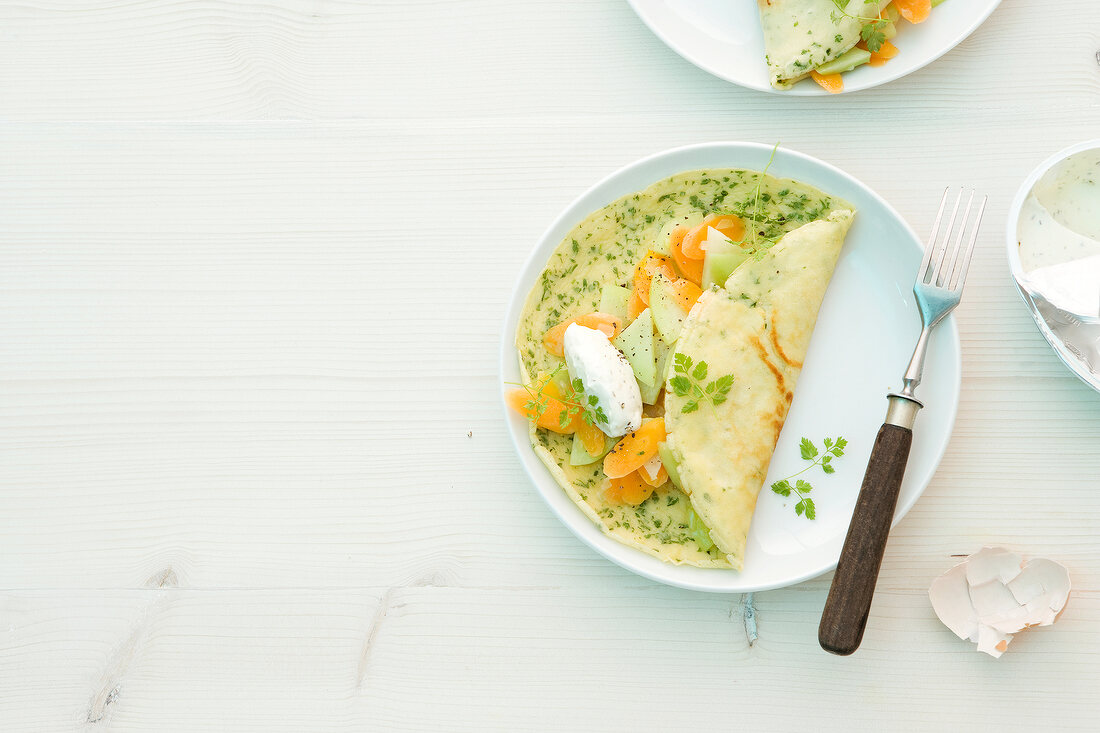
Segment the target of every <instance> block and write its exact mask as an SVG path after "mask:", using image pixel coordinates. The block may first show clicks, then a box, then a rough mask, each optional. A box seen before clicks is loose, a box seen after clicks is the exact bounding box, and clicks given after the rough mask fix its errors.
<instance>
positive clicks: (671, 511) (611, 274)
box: [516, 169, 834, 567]
mask: <svg viewBox="0 0 1100 733" xmlns="http://www.w3.org/2000/svg"><path fill="white" fill-rule="evenodd" d="M758 182H759V184H760V185H759V186H758V185H757V184H758ZM833 208H834V202H833V201H832V200H831V199H830V198H829V197H828V196H827V195H825V194H824V193H822V192H821V191H818V190H816V189H814V188H812V187H810V186H806V185H804V184H801V183H798V182H796V181H793V180H787V179H779V178H775V177H772V176H766V175H763V174H760V173H757V172H754V171H744V170H730V169H721V170H702V171H692V172H687V173H682V174H679V175H676V176H673V177H671V178H668V179H665V180H663V181H660V182H658V183H655V184H654V185H652V186H650V187H649V188H647V189H645V190H644V191H640V192H638V193H636V194H631V195H629V196H625V197H623V198H621V199H618V200H617V201H614V202H612V203H611V204H609V205H608V206H605V207H604V208H602V209H600V210H598V211H596V212H594V213H592V214H591V215H589V216H588V217H587V218H586V219H585V220H584V221H582V222H581V223H580V224H578V225H577V226H576V227H575V228H574V229H573V230H572V231H571V232H569V234H568V235H566V237H565V238H564V239H563V241H562V242H561V244H560V245H559V246H558V247H557V248H556V249H555V251H554V253H553V254H552V255H551V257H550V258H549V261H548V263H547V266H546V269H545V270H544V271H543V272H542V274H541V275H540V277H539V279H538V280H537V282H536V284H535V286H534V287H533V288H532V290H531V293H530V295H529V296H528V299H527V302H526V304H525V306H524V310H523V313H522V314H521V316H520V322H519V326H518V328H517V331H516V347H517V350H518V352H519V357H520V363H521V373H522V375H523V379H524V382H525V383H530V382H531V381H532V380H533V379H534V378H535V377H537V376H538V375H539V374H549V373H551V372H553V371H554V369H555V368H556V367H558V366H559V365H560V364H561V360H560V359H559V358H557V357H555V356H553V355H552V354H550V353H549V352H548V351H547V350H546V349H545V348H544V347H543V344H542V338H543V335H544V334H545V333H546V332H547V331H548V330H549V329H550V328H552V327H553V326H556V325H558V324H559V323H561V322H563V321H566V320H568V319H570V318H573V317H576V316H579V315H583V314H586V313H591V312H593V311H596V310H598V305H599V303H600V299H601V294H602V291H603V288H604V286H607V285H622V286H629V285H630V283H631V281H632V278H633V275H634V269H635V267H636V266H637V264H638V263H639V261H641V259H642V258H643V257H644V256H645V255H646V253H647V252H648V251H649V250H650V249H653V250H656V251H662V249H663V248H664V247H666V246H667V240H668V236H667V235H668V232H669V231H670V230H671V229H672V228H673V227H675V226H677V225H685V226H694V225H696V224H698V223H699V222H701V221H702V220H703V218H704V217H705V216H706V215H707V214H709V213H713V212H732V213H736V214H738V215H740V216H742V217H743V218H744V219H745V223H746V226H748V227H750V228H751V230H750V231H751V232H752V233H753V237H754V239H755V241H757V242H758V246H759V247H761V248H765V247H767V246H769V245H770V244H772V243H774V241H775V240H776V239H778V238H780V237H781V236H782V235H783V234H785V233H786V232H788V231H791V230H794V229H796V228H798V227H800V226H802V225H803V224H805V223H807V222H812V221H816V220H818V219H821V218H824V217H827V216H828V215H829V214H830V213H831V212H832V211H833ZM724 374H725V372H723V373H722V374H719V373H718V372H715V373H714V375H713V377H714V378H717V377H719V376H722V375H724ZM705 386H706V385H705V384H704V387H705ZM531 442H532V445H533V446H534V448H535V450H536V453H537V454H538V455H539V457H540V459H541V460H542V461H543V462H544V463H545V464H546V465H547V467H548V468H549V469H550V471H551V473H552V474H553V475H554V477H555V479H556V480H557V481H558V483H559V484H560V485H561V486H562V487H563V489H564V490H565V491H566V492H567V493H568V494H569V496H570V497H571V498H572V499H573V500H574V502H576V503H577V505H578V506H579V507H580V508H581V509H582V511H584V512H585V514H586V515H587V516H588V517H589V518H591V519H592V520H593V521H594V522H596V524H597V525H599V526H600V527H601V528H602V529H603V531H604V532H605V533H607V534H609V535H611V536H612V537H614V538H615V539H617V540H619V541H620V542H623V543H624V544H627V545H630V546H633V547H636V548H638V549H641V550H643V551H645V552H648V553H649V554H652V555H655V556H656V557H659V558H661V559H663V560H666V561H670V562H674V563H686V564H691V565H696V566H700V567H730V562H729V560H728V558H727V554H726V553H725V552H722V551H720V550H718V549H716V548H714V547H713V544H712V542H711V541H710V539H709V537H708V535H707V532H706V529H705V527H703V526H702V524H701V522H700V521H699V517H698V515H696V514H695V512H694V510H693V509H692V507H691V502H690V501H689V499H688V497H687V496H686V495H685V494H684V493H683V492H681V491H680V490H679V489H676V488H675V487H673V486H671V485H669V487H668V488H667V489H662V490H661V491H659V492H656V493H654V495H653V496H651V497H650V498H649V499H647V500H646V501H644V502H642V503H641V504H640V505H639V506H636V507H635V506H630V505H626V504H621V503H612V502H609V501H607V500H606V498H605V494H604V492H605V489H606V485H607V478H606V476H605V475H604V473H603V468H602V462H600V461H597V462H595V463H591V464H589V465H583V466H573V465H571V464H570V460H569V459H570V453H571V449H572V445H573V436H571V435H562V434H558V433H553V432H548V431H546V430H540V429H536V428H535V427H534V426H533V425H532V426H531Z"/></svg>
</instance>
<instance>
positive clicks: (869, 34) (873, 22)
mask: <svg viewBox="0 0 1100 733" xmlns="http://www.w3.org/2000/svg"><path fill="white" fill-rule="evenodd" d="M850 3H851V0H833V5H835V6H836V8H837V9H836V10H834V11H833V13H832V16H831V19H832V21H833V23H839V22H840V19H841V18H851V19H852V20H857V21H859V22H860V23H861V24H862V27H861V28H860V29H859V37H860V38H862V39H863V42H864V43H866V44H867V50H868V51H871V52H873V53H874V52H878V51H880V50H881V49H882V44H884V43H886V28H887V26H889V25H890V21H889V20H887V19H886V18H883V17H878V16H876V17H869V16H864V15H852V14H851V13H849V12H848V5H849V4H850ZM874 3H875V0H864V5H872V4H874Z"/></svg>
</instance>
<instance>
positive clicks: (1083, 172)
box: [1017, 150, 1100, 318]
mask: <svg viewBox="0 0 1100 733" xmlns="http://www.w3.org/2000/svg"><path fill="white" fill-rule="evenodd" d="M1017 236H1018V238H1019V243H1020V249H1019V253H1020V265H1021V267H1022V268H1023V270H1024V273H1025V277H1026V278H1027V285H1028V289H1030V290H1032V291H1034V292H1036V293H1038V294H1040V295H1042V296H1043V298H1045V299H1046V300H1047V301H1048V302H1049V303H1051V304H1052V305H1054V306H1056V307H1058V308H1061V309H1062V310H1065V311H1068V312H1069V313H1073V314H1077V315H1080V316H1085V317H1091V318H1098V317H1100V150H1087V151H1084V152H1082V153H1078V154H1076V155H1071V156H1070V157H1068V158H1066V159H1065V160H1063V161H1061V162H1060V163H1058V164H1057V165H1055V166H1053V167H1052V168H1051V169H1050V170H1049V171H1047V172H1046V173H1045V174H1044V175H1043V177H1042V178H1041V179H1039V181H1038V183H1036V184H1035V187H1034V188H1033V189H1032V191H1031V194H1030V195H1029V196H1028V197H1027V199H1026V200H1025V202H1024V205H1023V208H1022V209H1021V210H1020V220H1019V222H1018V224H1017Z"/></svg>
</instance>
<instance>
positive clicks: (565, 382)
mask: <svg viewBox="0 0 1100 733" xmlns="http://www.w3.org/2000/svg"><path fill="white" fill-rule="evenodd" d="M550 381H552V382H553V383H554V385H555V386H556V387H557V388H558V391H559V392H561V393H562V394H569V391H570V390H571V389H572V387H571V386H570V385H569V381H570V380H569V370H568V369H566V368H565V365H564V364H563V365H562V366H561V368H559V369H557V370H555V371H554V378H553V379H552V380H550Z"/></svg>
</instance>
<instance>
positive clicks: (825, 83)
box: [810, 71, 844, 94]
mask: <svg viewBox="0 0 1100 733" xmlns="http://www.w3.org/2000/svg"><path fill="white" fill-rule="evenodd" d="M810 76H811V77H812V78H813V80H814V81H816V82H817V84H818V86H820V87H821V88H822V89H824V90H825V91H827V92H828V93H829V94H840V93H841V92H843V91H844V80H843V79H841V78H840V74H819V73H817V71H811V72H810Z"/></svg>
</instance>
